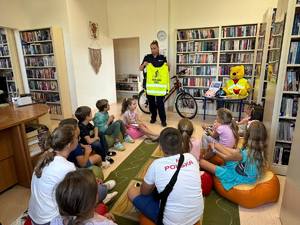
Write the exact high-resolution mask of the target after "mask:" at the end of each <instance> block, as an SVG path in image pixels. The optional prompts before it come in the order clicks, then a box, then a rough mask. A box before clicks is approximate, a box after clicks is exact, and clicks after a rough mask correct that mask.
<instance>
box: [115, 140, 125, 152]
mask: <svg viewBox="0 0 300 225" xmlns="http://www.w3.org/2000/svg"><path fill="white" fill-rule="evenodd" d="M114 148H115V149H116V150H118V151H123V150H125V147H124V145H122V143H121V142H117V143H115V144H114Z"/></svg>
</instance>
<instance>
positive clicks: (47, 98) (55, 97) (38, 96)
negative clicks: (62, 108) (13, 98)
mask: <svg viewBox="0 0 300 225" xmlns="http://www.w3.org/2000/svg"><path fill="white" fill-rule="evenodd" d="M31 96H32V99H33V100H35V101H36V102H43V103H45V102H59V101H60V97H59V94H58V93H41V92H32V93H31Z"/></svg>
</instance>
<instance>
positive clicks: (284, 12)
mask: <svg viewBox="0 0 300 225" xmlns="http://www.w3.org/2000/svg"><path fill="white" fill-rule="evenodd" d="M299 13H300V4H299V3H298V4H296V0H280V1H278V7H277V13H276V20H275V26H274V29H273V30H274V32H272V38H273V41H272V42H271V48H273V49H278V48H279V51H277V52H278V53H273V55H270V60H271V61H270V62H269V71H268V87H267V96H266V102H265V112H264V122H265V125H266V127H267V130H268V131H270V137H269V143H268V153H269V160H270V164H271V165H272V168H273V170H274V171H275V172H276V173H278V174H282V175H286V173H287V168H288V161H289V156H290V151H291V148H292V145H293V137H294V138H295V137H296V134H295V133H293V132H294V128H295V123H296V116H297V111H298V110H297V107H298V102H299V97H300V90H299V79H300V58H299V56H300V54H299V52H298V51H300V49H299V48H298V46H295V45H298V44H299V42H300V35H299V33H300V31H299V27H298V28H296V27H295V26H298V22H296V20H298V19H297V18H299V16H300V14H299ZM294 23H295V25H294ZM297 50H298V51H297ZM270 65H271V67H270ZM298 136H299V135H298Z"/></svg>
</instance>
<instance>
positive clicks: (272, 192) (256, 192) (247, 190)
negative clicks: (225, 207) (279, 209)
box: [214, 171, 280, 208]
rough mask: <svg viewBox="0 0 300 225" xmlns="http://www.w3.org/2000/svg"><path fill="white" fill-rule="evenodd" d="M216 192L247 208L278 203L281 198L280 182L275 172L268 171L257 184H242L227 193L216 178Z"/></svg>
mask: <svg viewBox="0 0 300 225" xmlns="http://www.w3.org/2000/svg"><path fill="white" fill-rule="evenodd" d="M214 185H215V189H216V191H217V192H218V193H219V194H220V195H221V196H223V197H224V198H227V199H228V200H230V201H232V202H234V203H236V204H239V205H240V206H242V207H245V208H255V207H258V206H260V205H263V204H266V203H271V202H276V201H277V200H278V197H279V192H280V185H279V180H278V178H277V176H276V175H274V173H273V172H271V171H267V172H265V174H264V175H263V177H262V178H261V179H260V180H258V181H257V182H256V183H255V184H241V185H237V186H235V187H233V188H232V189H230V190H229V191H226V190H225V189H224V188H223V186H222V184H221V182H220V181H219V179H218V178H217V177H214Z"/></svg>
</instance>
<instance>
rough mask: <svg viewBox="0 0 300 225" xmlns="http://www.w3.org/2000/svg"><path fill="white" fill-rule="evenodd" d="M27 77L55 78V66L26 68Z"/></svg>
mask: <svg viewBox="0 0 300 225" xmlns="http://www.w3.org/2000/svg"><path fill="white" fill-rule="evenodd" d="M26 73H27V77H28V79H29V80H30V79H57V78H56V69H55V68H43V69H27V70H26Z"/></svg>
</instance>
